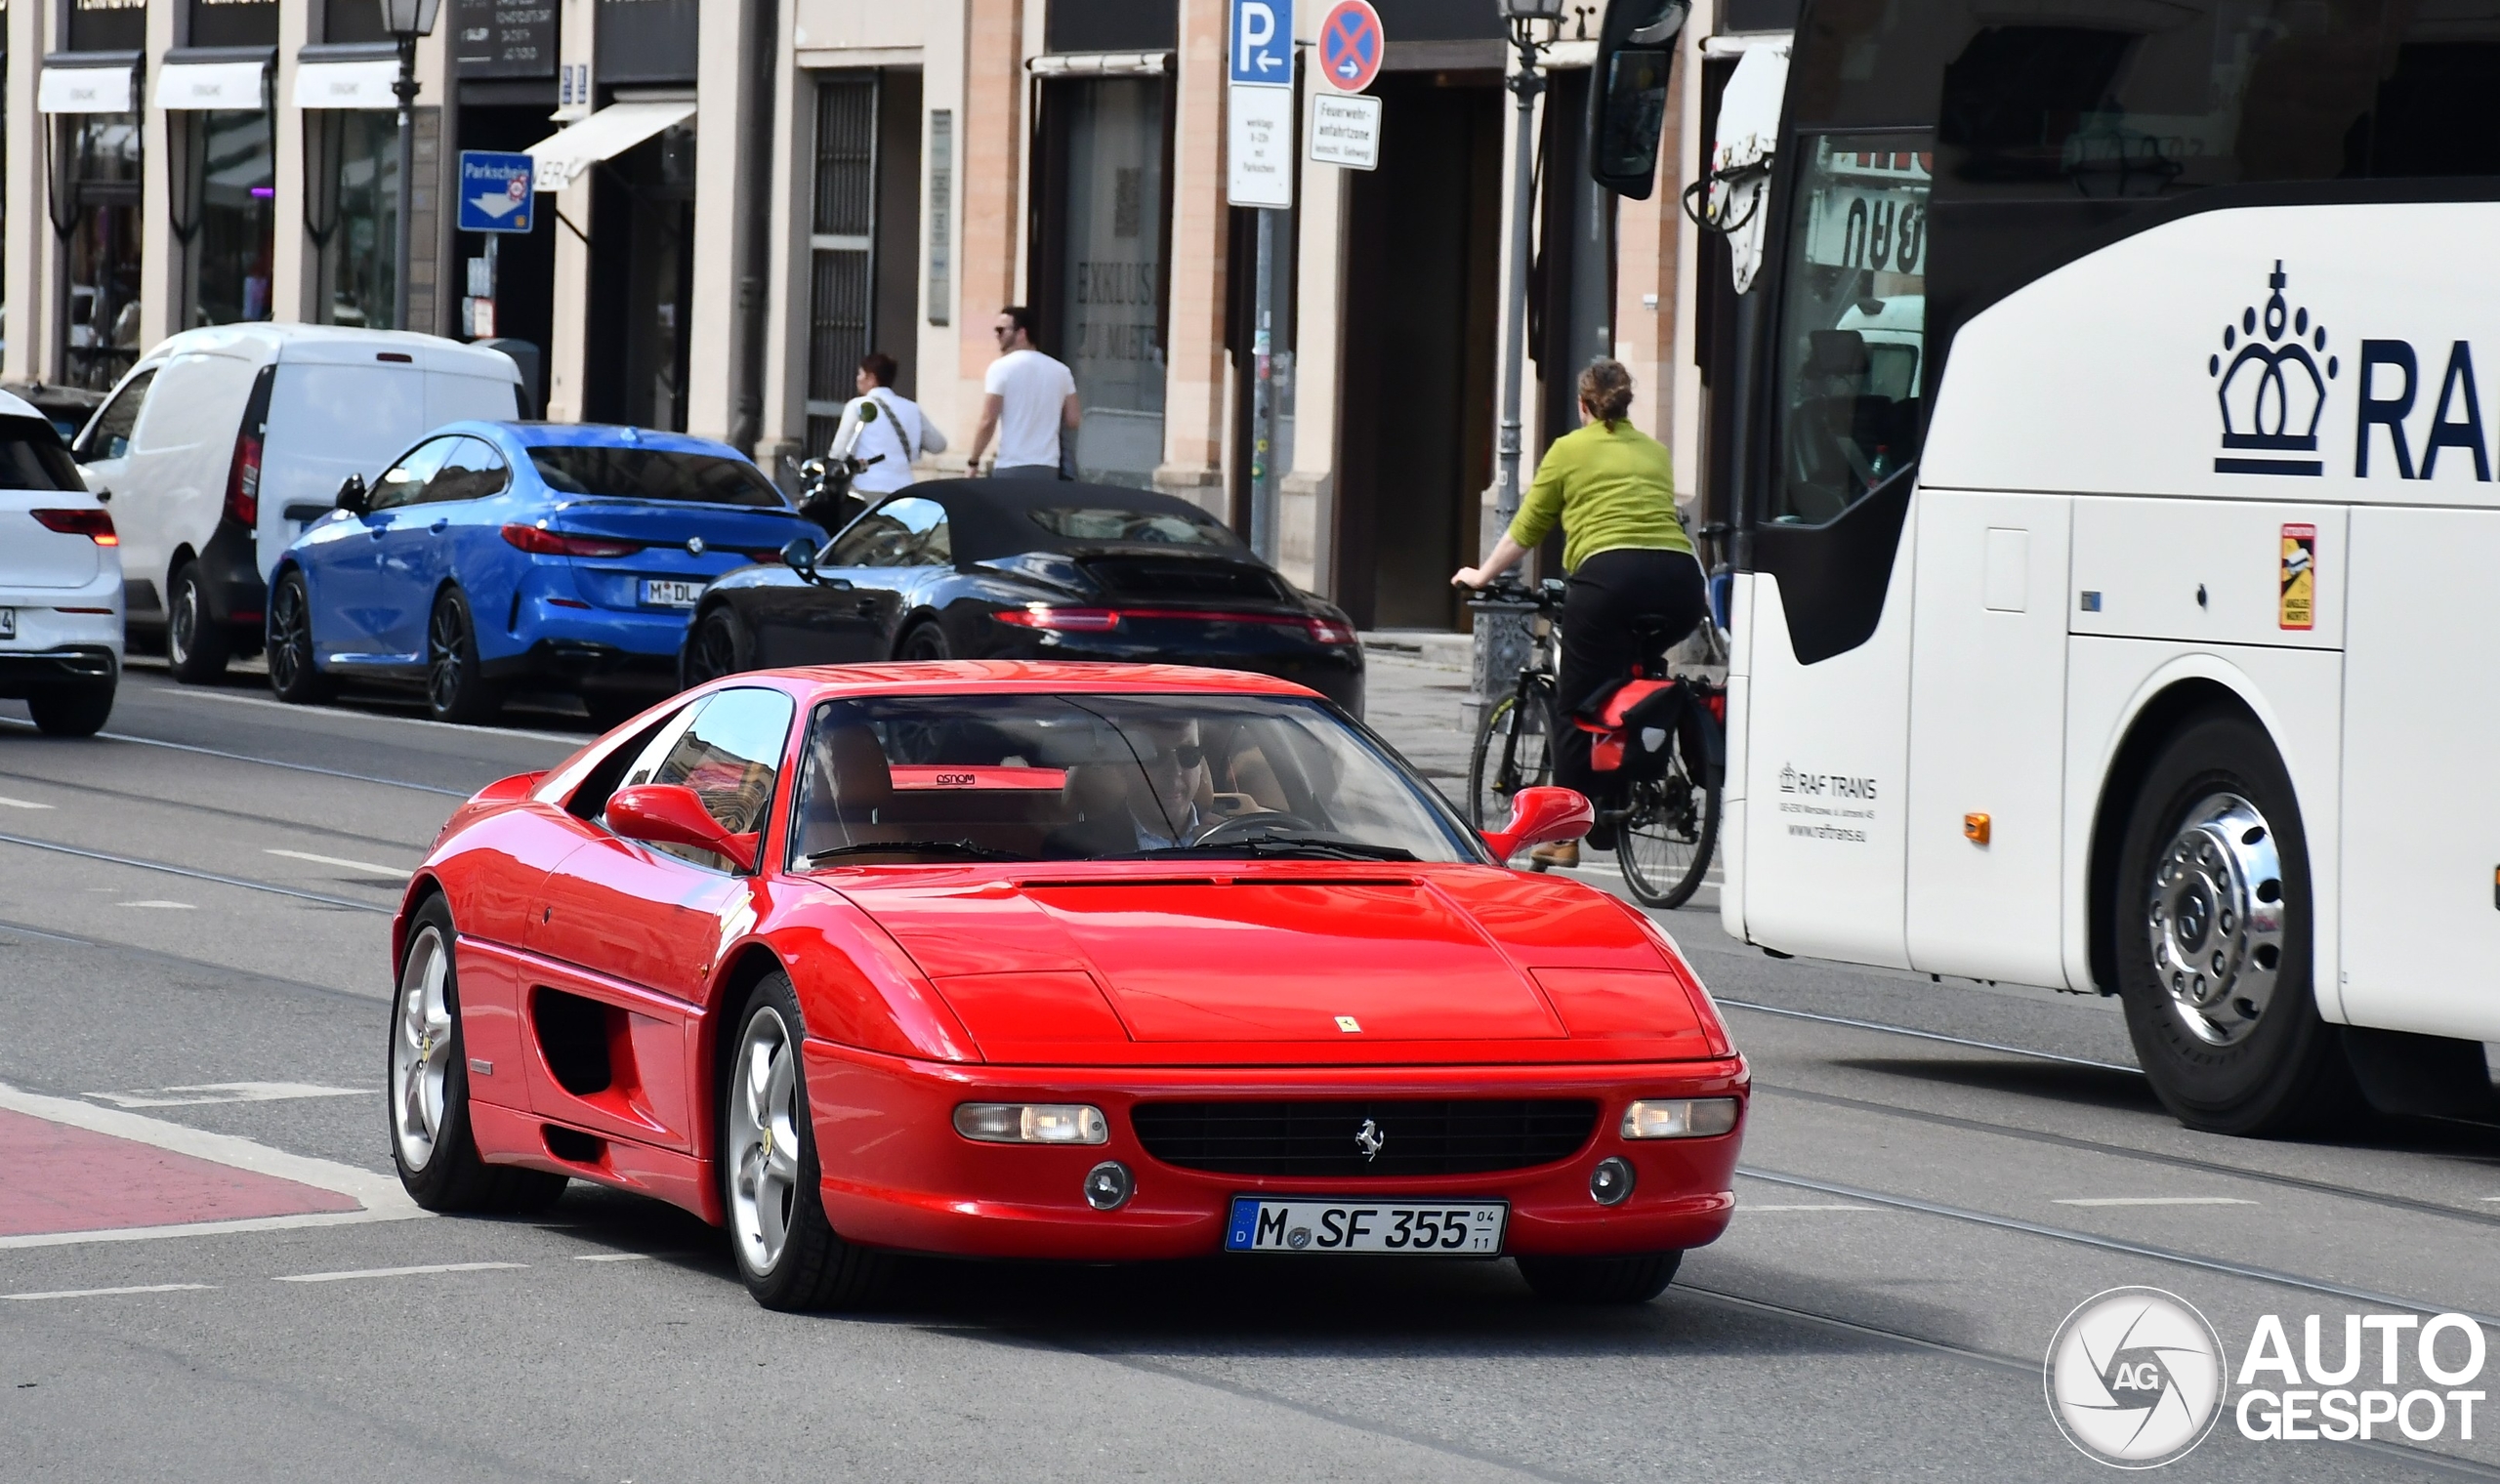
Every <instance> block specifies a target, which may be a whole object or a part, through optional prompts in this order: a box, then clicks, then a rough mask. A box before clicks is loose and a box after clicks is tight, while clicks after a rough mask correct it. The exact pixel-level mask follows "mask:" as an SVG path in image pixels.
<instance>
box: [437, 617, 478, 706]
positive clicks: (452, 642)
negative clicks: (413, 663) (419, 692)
mask: <svg viewBox="0 0 2500 1484" xmlns="http://www.w3.org/2000/svg"><path fill="white" fill-rule="evenodd" d="M465 629H466V625H464V624H463V623H462V622H461V615H460V608H459V605H458V604H456V603H452V602H448V601H445V602H439V603H437V604H435V609H434V622H433V623H431V624H429V625H427V628H426V698H427V699H428V700H430V701H432V702H433V703H434V708H435V710H437V711H438V712H449V711H453V710H456V709H458V707H459V704H460V695H461V691H462V690H463V689H464V688H465V686H466V683H467V681H468V675H467V665H466V662H464V661H463V660H462V658H461V654H460V651H461V650H462V649H463V648H465V647H467V645H468V639H469V636H468V635H467V633H466V632H465Z"/></svg>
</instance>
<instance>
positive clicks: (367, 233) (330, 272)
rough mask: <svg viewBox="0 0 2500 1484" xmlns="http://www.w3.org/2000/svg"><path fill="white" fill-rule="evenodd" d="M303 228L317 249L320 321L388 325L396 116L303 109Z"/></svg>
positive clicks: (396, 197) (392, 284) (392, 290)
mask: <svg viewBox="0 0 2500 1484" xmlns="http://www.w3.org/2000/svg"><path fill="white" fill-rule="evenodd" d="M304 132H305V144H306V156H307V158H306V160H305V180H306V182H307V184H308V186H310V188H309V189H307V190H306V192H305V197H304V230H305V234H306V235H307V236H308V237H310V238H311V239H312V248H313V252H314V253H315V254H316V255H317V258H318V262H319V271H320V287H319V297H318V302H317V307H316V309H315V310H314V313H315V314H316V316H317V317H318V319H319V321H320V322H321V323H322V324H340V325H369V326H373V327H376V328H383V329H387V328H389V327H390V325H391V318H392V314H393V313H394V311H395V302H394V294H395V292H396V278H395V276H394V274H395V272H396V268H395V264H394V257H393V255H394V253H395V252H396V236H395V234H396V231H397V225H396V218H397V214H398V200H399V136H398V121H397V119H396V117H394V116H393V115H392V114H391V113H388V112H385V111H383V110H380V109H373V108H354V109H348V108H331V109H321V110H317V111H312V112H307V113H306V114H305V115H304Z"/></svg>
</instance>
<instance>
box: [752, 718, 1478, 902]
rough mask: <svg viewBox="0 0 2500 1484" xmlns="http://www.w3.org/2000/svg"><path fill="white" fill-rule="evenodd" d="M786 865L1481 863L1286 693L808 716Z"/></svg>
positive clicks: (1353, 741)
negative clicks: (1294, 860)
mask: <svg viewBox="0 0 2500 1484" xmlns="http://www.w3.org/2000/svg"><path fill="white" fill-rule="evenodd" d="M792 818H793V823H792V829H793V832H794V838H793V840H792V842H791V850H790V856H791V864H792V866H793V867H794V868H795V869H798V870H802V871H805V870H820V869H824V868H826V867H831V866H841V865H865V864H880V863H893V862H897V861H920V862H932V861H960V860H1122V859H1129V860H1137V859H1161V858H1168V859H1175V860H1190V859H1234V860H1253V859H1266V858H1298V859H1305V860H1374V861H1406V860H1424V861H1479V860H1481V859H1482V858H1483V856H1482V853H1481V850H1480V849H1479V847H1478V846H1477V845H1475V844H1474V842H1473V839H1472V837H1471V836H1470V835H1469V834H1468V833H1467V832H1466V830H1465V829H1464V827H1463V826H1462V825H1461V824H1460V823H1459V820H1458V818H1457V816H1456V815H1455V814H1453V813H1452V812H1451V811H1450V809H1449V808H1448V806H1447V805H1446V804H1442V803H1441V802H1440V801H1439V800H1438V798H1436V797H1434V796H1433V795H1432V794H1431V792H1430V791H1429V789H1428V788H1427V787H1426V786H1425V785H1424V784H1422V783H1421V782H1419V781H1418V780H1417V779H1415V777H1414V776H1413V775H1412V774H1410V773H1408V772H1407V771H1406V769H1405V768H1404V767H1403V766H1401V765H1400V764H1399V763H1396V761H1395V760H1394V759H1393V758H1391V757H1390V756H1389V754H1388V753H1387V752H1386V751H1385V750H1383V749H1382V747H1381V746H1380V744H1379V743H1377V742H1375V741H1373V740H1372V739H1371V738H1370V737H1369V736H1367V735H1365V734H1364V733H1363V732H1361V731H1360V730H1358V729H1357V728H1355V727H1353V726H1350V725H1348V724H1347V723H1346V721H1344V719H1343V718H1341V717H1340V716H1338V715H1337V714H1336V713H1335V712H1332V711H1330V710H1329V709H1328V708H1327V707H1326V706H1324V705H1322V704H1320V703H1319V702H1316V701H1312V700H1305V699H1300V698H1296V697H1291V696H1229V695H959V696H909V697H883V696H879V697H869V698H863V699H859V700H849V701H836V702H831V703H829V704H827V705H824V706H821V707H819V708H817V710H816V713H815V716H814V718H813V719H812V721H811V722H810V725H809V736H808V749H807V757H806V759H805V760H804V762H803V763H802V771H801V776H800V782H799V794H798V805H797V808H796V810H795V811H794V813H793V816H792Z"/></svg>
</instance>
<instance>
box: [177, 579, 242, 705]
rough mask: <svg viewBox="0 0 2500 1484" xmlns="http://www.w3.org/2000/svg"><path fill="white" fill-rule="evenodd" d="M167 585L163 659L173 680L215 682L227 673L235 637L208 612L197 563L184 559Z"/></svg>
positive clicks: (206, 591) (206, 594)
mask: <svg viewBox="0 0 2500 1484" xmlns="http://www.w3.org/2000/svg"><path fill="white" fill-rule="evenodd" d="M170 587H171V591H170V592H169V593H168V594H167V598H168V601H167V603H166V605H165V658H166V660H167V661H168V662H169V665H170V668H171V669H172V670H173V672H174V679H175V680H180V681H182V682H183V683H184V684H186V685H210V684H215V683H216V682H217V680H219V679H220V678H221V677H223V676H224V675H225V674H226V662H227V661H228V660H229V659H231V658H233V654H234V636H233V635H231V634H229V633H228V632H227V630H226V626H225V625H224V624H221V623H219V622H218V621H217V620H216V619H215V618H214V617H212V616H211V615H210V613H209V608H208V585H207V584H206V583H204V582H202V581H201V580H200V575H199V563H198V562H196V561H187V562H184V563H183V569H182V570H181V571H179V572H176V573H175V574H174V580H173V582H172V584H171V585H170Z"/></svg>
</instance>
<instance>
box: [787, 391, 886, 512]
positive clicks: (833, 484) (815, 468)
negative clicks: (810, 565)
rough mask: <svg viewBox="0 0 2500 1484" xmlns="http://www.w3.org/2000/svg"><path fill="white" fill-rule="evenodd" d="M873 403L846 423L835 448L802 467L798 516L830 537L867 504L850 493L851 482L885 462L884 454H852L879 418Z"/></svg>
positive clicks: (863, 404)
mask: <svg viewBox="0 0 2500 1484" xmlns="http://www.w3.org/2000/svg"><path fill="white" fill-rule="evenodd" d="M879 415H880V414H879V413H878V411H877V404H876V402H875V401H874V400H873V399H862V401H861V404H860V407H859V415H858V417H857V418H856V419H846V420H845V421H844V424H843V430H842V432H841V433H839V434H838V435H836V437H835V438H834V442H833V446H832V447H831V448H829V449H827V450H825V456H824V457H823V458H821V459H810V460H808V461H807V462H806V463H804V464H802V465H800V466H799V480H800V483H799V514H800V515H805V516H807V517H808V518H809V519H811V520H812V521H814V522H815V523H816V524H818V525H820V526H823V527H824V531H825V534H826V535H827V536H831V535H833V534H835V533H836V532H838V531H840V530H841V529H842V528H843V527H844V526H846V525H849V524H850V523H851V519H852V517H853V516H854V515H858V514H859V512H860V510H861V509H862V508H864V507H865V506H866V504H867V502H866V501H864V500H861V499H859V498H858V497H857V496H855V495H854V494H852V493H851V481H852V480H853V479H855V478H857V477H858V476H859V474H861V473H862V472H863V471H865V470H866V469H867V468H868V466H869V465H871V464H882V463H884V462H885V458H886V456H885V455H884V454H872V455H870V456H869V457H867V458H864V459H862V458H859V457H857V456H856V455H854V454H853V453H852V450H853V449H854V448H855V447H857V446H858V444H859V433H860V432H861V431H862V430H864V429H865V428H866V427H867V426H868V425H869V424H870V423H873V422H875V421H876V420H877V418H878V417H879Z"/></svg>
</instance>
